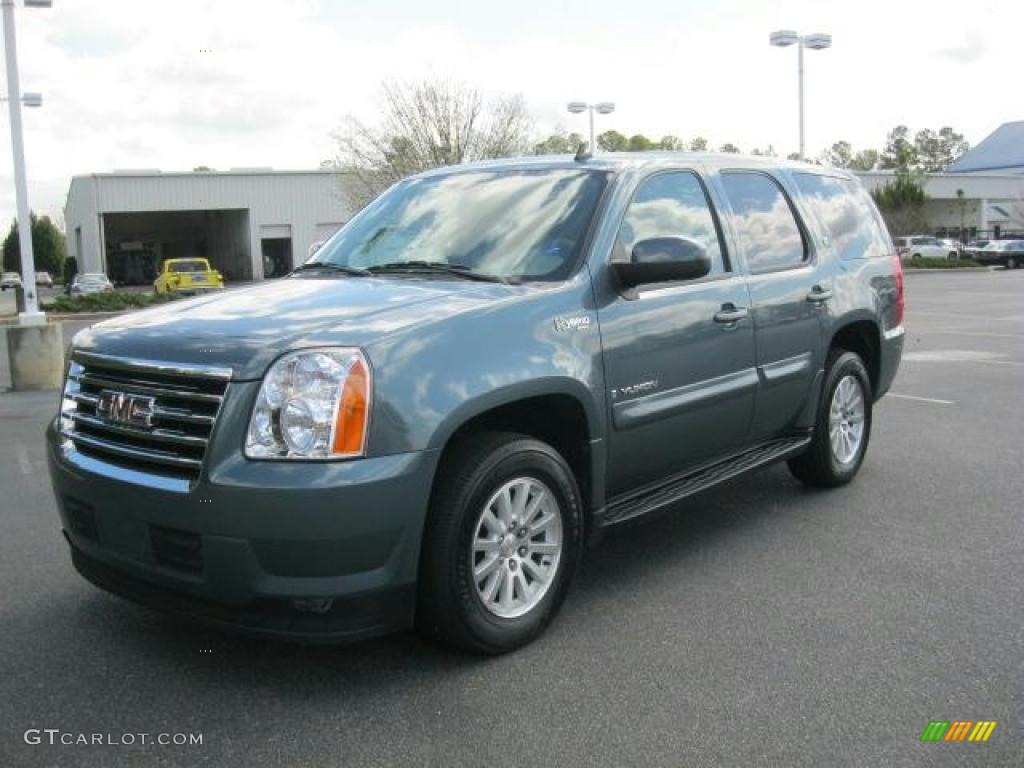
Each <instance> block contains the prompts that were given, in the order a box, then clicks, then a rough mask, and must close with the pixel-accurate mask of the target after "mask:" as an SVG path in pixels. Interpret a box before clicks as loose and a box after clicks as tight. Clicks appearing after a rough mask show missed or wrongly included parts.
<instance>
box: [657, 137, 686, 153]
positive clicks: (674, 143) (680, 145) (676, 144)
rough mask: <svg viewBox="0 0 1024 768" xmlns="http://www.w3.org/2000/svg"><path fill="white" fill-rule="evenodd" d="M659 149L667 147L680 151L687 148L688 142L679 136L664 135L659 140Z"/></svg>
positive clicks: (673, 150)
mask: <svg viewBox="0 0 1024 768" xmlns="http://www.w3.org/2000/svg"><path fill="white" fill-rule="evenodd" d="M658 149H667V150H670V151H672V152H680V151H682V150H685V149H686V142H685V141H683V140H682V139H680V138H679V137H678V136H672V135H668V136H662V137H661V140H660V141H659V142H658Z"/></svg>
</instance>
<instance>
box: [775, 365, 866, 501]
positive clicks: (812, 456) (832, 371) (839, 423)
mask: <svg viewBox="0 0 1024 768" xmlns="http://www.w3.org/2000/svg"><path fill="white" fill-rule="evenodd" d="M826 371H827V372H826V374H825V386H824V388H823V390H822V395H821V402H820V403H819V404H818V418H817V422H816V424H815V427H814V433H813V437H812V438H811V444H810V446H809V447H808V448H807V450H806V451H805V452H804V453H802V454H800V455H799V456H797V457H795V458H793V459H790V460H789V470H790V472H792V473H793V475H794V476H795V477H796V478H797V479H798V480H800V481H801V482H802V483H804V484H805V485H809V486H812V487H815V488H835V487H837V486H840V485H845V484H846V483H848V482H850V481H851V480H852V479H853V478H854V476H855V475H856V474H857V472H858V470H860V465H861V464H862V463H863V462H864V454H865V453H866V452H867V449H868V440H869V439H870V437H871V403H872V395H871V380H870V378H869V377H868V372H867V369H866V368H865V367H864V363H863V361H862V360H861V359H860V357H859V356H858V355H857V354H856V353H854V352H849V351H847V350H845V349H833V350H832V351H831V352H830V353H829V357H828V362H827V366H826Z"/></svg>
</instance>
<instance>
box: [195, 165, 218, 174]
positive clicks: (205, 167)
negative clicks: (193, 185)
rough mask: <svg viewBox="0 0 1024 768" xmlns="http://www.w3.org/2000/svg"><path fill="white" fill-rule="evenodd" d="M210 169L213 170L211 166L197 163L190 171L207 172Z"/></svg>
mask: <svg viewBox="0 0 1024 768" xmlns="http://www.w3.org/2000/svg"><path fill="white" fill-rule="evenodd" d="M212 170H213V168H211V167H210V166H208V165H197V166H196V167H195V168H193V169H192V172H193V173H208V172H210V171H212Z"/></svg>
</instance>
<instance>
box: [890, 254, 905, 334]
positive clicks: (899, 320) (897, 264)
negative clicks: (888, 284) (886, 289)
mask: <svg viewBox="0 0 1024 768" xmlns="http://www.w3.org/2000/svg"><path fill="white" fill-rule="evenodd" d="M892 265H893V270H894V273H893V276H894V277H895V278H896V325H903V308H904V306H905V299H904V295H903V262H902V261H900V257H899V256H893V257H892Z"/></svg>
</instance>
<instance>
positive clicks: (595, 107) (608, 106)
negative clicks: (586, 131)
mask: <svg viewBox="0 0 1024 768" xmlns="http://www.w3.org/2000/svg"><path fill="white" fill-rule="evenodd" d="M569 111H570V112H572V113H573V114H574V115H578V114H579V113H581V112H589V113H590V147H589V149H590V152H591V153H596V152H597V144H596V143H595V140H594V112H597V113H598V114H600V115H610V114H611V113H612V112H614V111H615V105H614V104H612V102H610V101H599V102H598V103H596V104H587V102H585V101H570V102H569Z"/></svg>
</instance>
